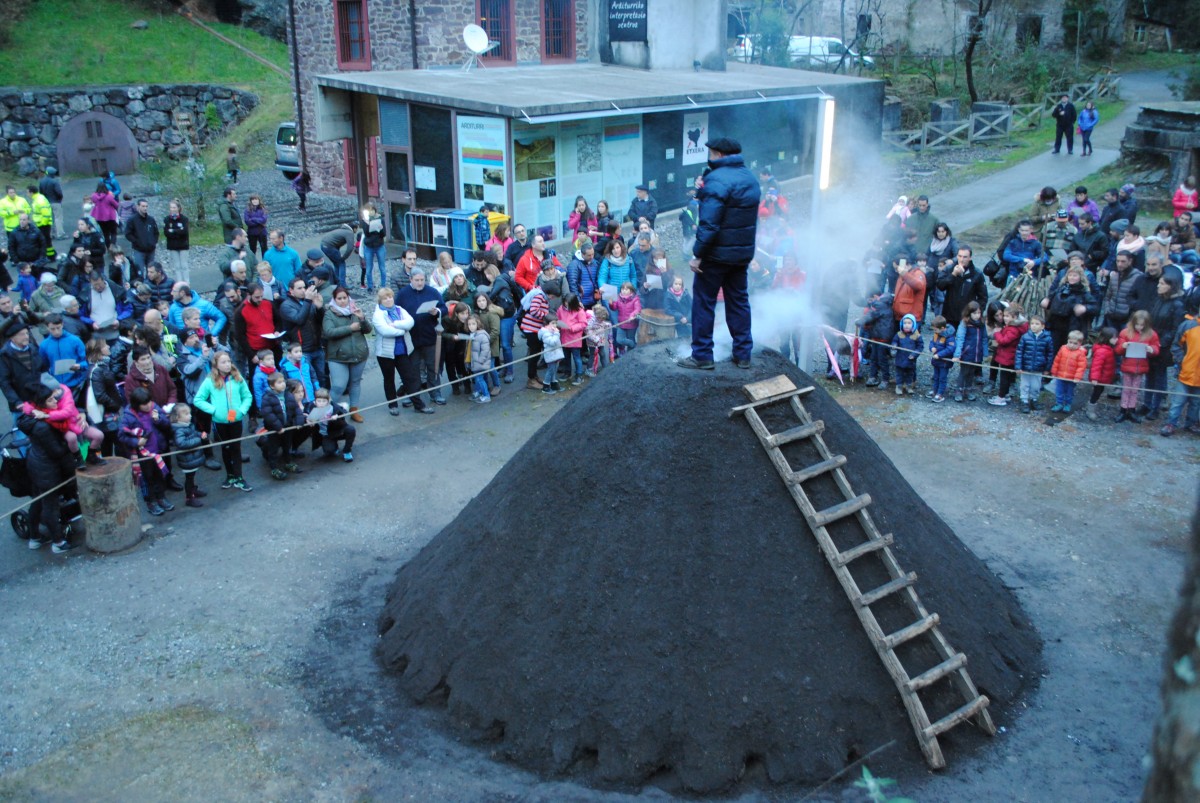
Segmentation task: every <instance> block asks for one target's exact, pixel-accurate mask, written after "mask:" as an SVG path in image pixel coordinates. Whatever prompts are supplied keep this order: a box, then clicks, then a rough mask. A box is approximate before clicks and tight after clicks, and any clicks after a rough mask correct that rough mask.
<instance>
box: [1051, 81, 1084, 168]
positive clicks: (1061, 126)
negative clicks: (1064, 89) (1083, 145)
mask: <svg viewBox="0 0 1200 803" xmlns="http://www.w3.org/2000/svg"><path fill="white" fill-rule="evenodd" d="M1050 116H1051V117H1053V118H1054V152H1055V153H1058V152H1059V151H1060V150H1062V141H1063V136H1064V135H1065V136H1066V138H1067V154H1068V155H1069V154H1072V153H1074V152H1075V118H1076V117H1077V116H1078V115H1077V113H1076V111H1075V104H1074V103H1072V102H1071V97H1070V96H1069V95H1063V96H1062V97H1061V98H1059V100H1058V105H1057V106H1055V107H1054V111H1052V112H1050Z"/></svg>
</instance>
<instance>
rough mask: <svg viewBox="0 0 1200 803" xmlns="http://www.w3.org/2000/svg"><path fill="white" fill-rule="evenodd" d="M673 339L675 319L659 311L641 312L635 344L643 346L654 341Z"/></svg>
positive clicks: (645, 310)
mask: <svg viewBox="0 0 1200 803" xmlns="http://www.w3.org/2000/svg"><path fill="white" fill-rule="evenodd" d="M674 337H675V318H673V317H672V316H670V315H668V314H667V313H665V312H663V311H662V310H660V309H644V310H642V320H641V322H640V323H639V324H638V331H637V344H638V345H639V346H644V345H646V344H647V343H651V342H653V341H655V340H670V339H672V338H674Z"/></svg>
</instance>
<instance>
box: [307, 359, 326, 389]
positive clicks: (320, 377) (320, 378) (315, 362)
mask: <svg viewBox="0 0 1200 803" xmlns="http://www.w3.org/2000/svg"><path fill="white" fill-rule="evenodd" d="M304 356H305V357H306V358H307V359H308V364H309V365H311V366H312V369H313V376H315V377H316V378H317V384H319V385H320V386H321V387H323V388H328V387H329V370H328V366H326V364H325V349H314V350H312V351H306V352H304Z"/></svg>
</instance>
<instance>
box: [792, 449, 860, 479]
mask: <svg viewBox="0 0 1200 803" xmlns="http://www.w3.org/2000/svg"><path fill="white" fill-rule="evenodd" d="M844 465H846V455H844V454H835V455H834V456H833V457H831V458H829V459H828V460H822V461H821V462H820V463H814V464H813V465H811V466H809V467H808V468H802V469H800V470H799V471H793V472H792V478H791V479H790V480H788V481H789V482H791V483H794V484H797V485H798V484H800V483H802V482H804V481H806V480H811V479H812V478H813V477H819V476H821V475H822V474H828V473H829V472H830V471H834V470H835V469H839V468H841V467H842V466H844Z"/></svg>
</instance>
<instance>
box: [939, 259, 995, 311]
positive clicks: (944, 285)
mask: <svg viewBox="0 0 1200 803" xmlns="http://www.w3.org/2000/svg"><path fill="white" fill-rule="evenodd" d="M937 288H938V289H939V290H941V291H942V292H943V293H945V294H946V297H945V300H944V301H943V302H942V317H943V318H945V319H946V322H947V323H949V324H950V325H951V326H953V327H954V328H955V329H956V330H957V329H958V325H959V323H961V322H962V313H963V310H964V309H965V308H966V306H967V304H969V303H970V302H972V301H975V302H977V303H978V304H979V308H980V309H981V310H985V309H987V304H988V292H987V284H986V283H985V282H984V278H983V272H982V271H980V270H979V269H978V268H976V267H975V263H974V262H973V261H971V247H970V246H969V245H960V246H959V247H958V253H957V254H956V255H955V258H954V264H953V265H947V266H946V267H944V268H942V269H941V270H940V271H939V272H938V276H937Z"/></svg>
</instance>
